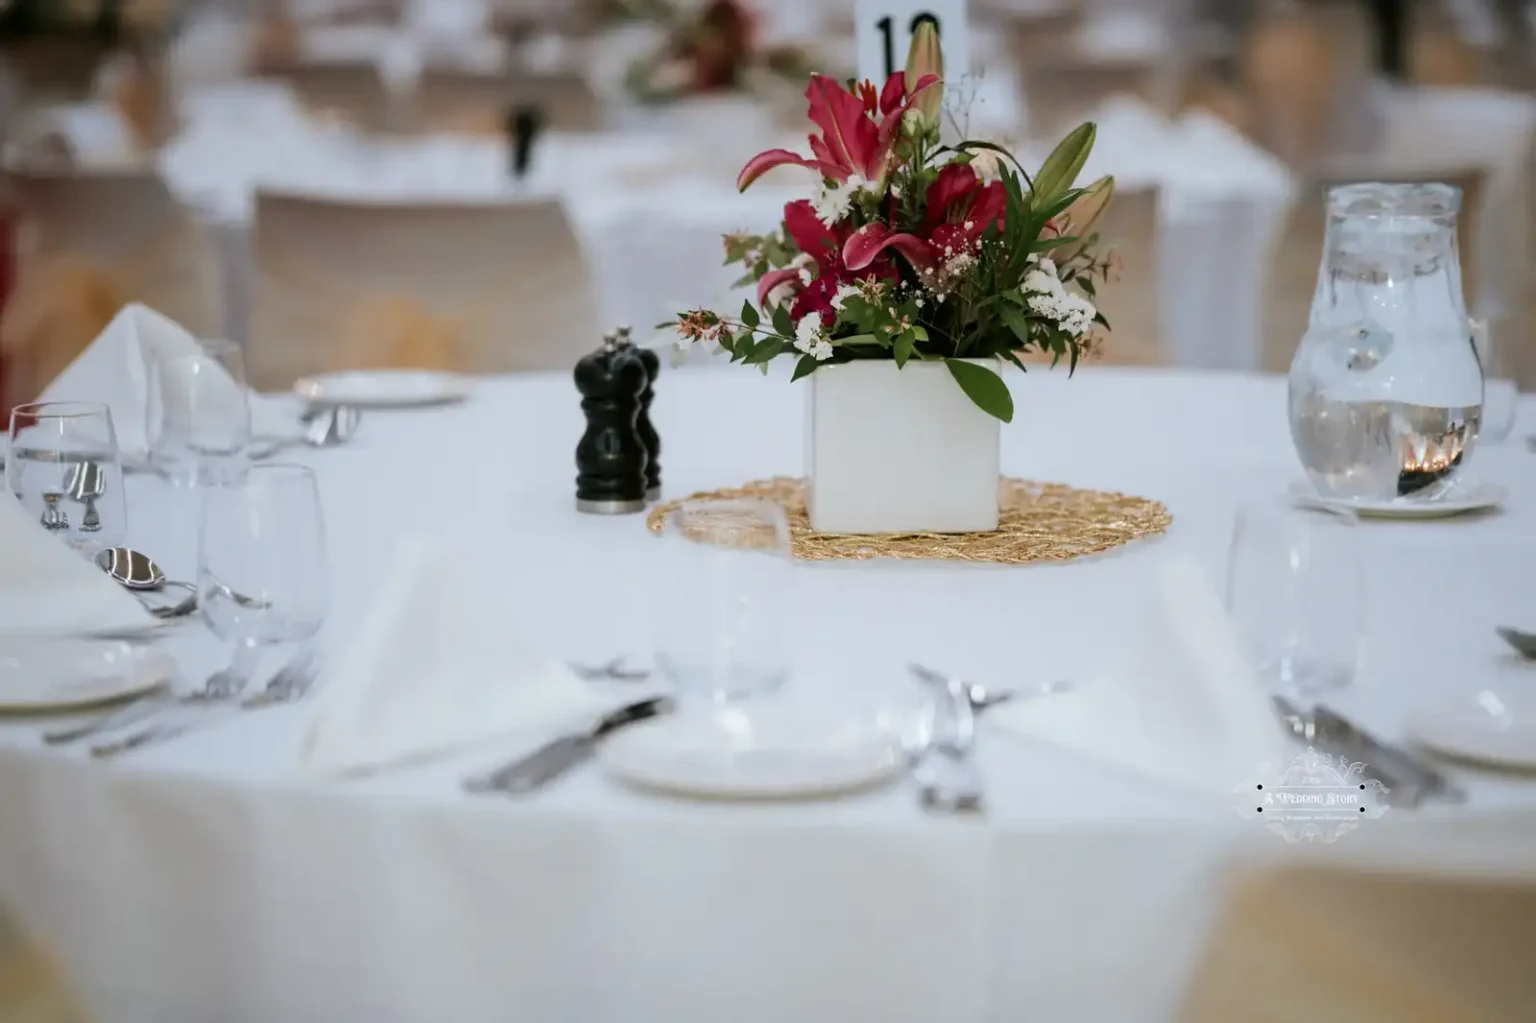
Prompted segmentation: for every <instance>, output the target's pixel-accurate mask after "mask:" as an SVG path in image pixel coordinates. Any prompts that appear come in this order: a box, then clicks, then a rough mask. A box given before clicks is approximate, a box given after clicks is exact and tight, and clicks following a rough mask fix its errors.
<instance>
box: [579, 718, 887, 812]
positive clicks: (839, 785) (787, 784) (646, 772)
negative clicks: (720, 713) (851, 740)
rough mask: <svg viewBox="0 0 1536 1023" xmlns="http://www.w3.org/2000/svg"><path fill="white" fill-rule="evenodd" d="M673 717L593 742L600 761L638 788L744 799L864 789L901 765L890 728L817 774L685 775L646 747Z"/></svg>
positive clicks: (831, 794)
mask: <svg viewBox="0 0 1536 1023" xmlns="http://www.w3.org/2000/svg"><path fill="white" fill-rule="evenodd" d="M676 720H677V719H675V718H662V719H660V720H657V721H651V722H646V723H644V724H639V725H633V726H631V727H629V728H626V729H623V730H622V731H620V732H618V733H617V734H615V735H613V736H610V737H609V738H608V739H606V740H605V741H604V742H603V744H602V745H601V746H599V748H598V760H599V762H600V763H601V764H602V765H603V767H604V768H605V769H606V770H607V771H608V772H609V773H610V774H611V775H612V776H613V777H615V778H617V779H618V780H620V781H622V782H625V783H627V784H630V785H634V786H636V787H639V788H642V789H647V790H651V791H655V792H662V793H667V794H670V795H677V796H686V797H690V798H694V799H708V800H738V801H748V802H750V801H789V800H815V799H831V798H835V797H837V796H842V795H847V794H850V793H854V792H863V791H866V790H869V789H873V788H875V787H877V786H879V785H881V784H883V783H884V782H886V781H889V780H890V779H891V778H892V777H893V776H894V775H896V774H897V773H898V772H900V771H901V770H902V769H903V768H904V767H905V766H906V754H905V751H904V748H903V746H902V743H901V740H900V737H899V736H897V735H895V734H889V735H888V736H885V737H884V738H885V739H886V740H887V741H886V742H884V743H878V744H877V743H875V742H871V743H870V744H869V753H870V754H871V755H870V756H869V757H868V758H862V757H861V758H858V759H855V758H854V757H853V756H852V755H848V756H847V757H846V760H845V762H844V763H841V764H839V765H838V769H837V770H835V771H833V770H829V771H826V772H824V773H823V774H821V775H820V776H815V775H812V774H810V773H809V772H807V773H806V774H805V775H804V776H802V777H799V778H796V779H793V780H790V779H780V780H773V779H761V780H753V779H743V778H741V777H740V776H738V777H736V778H734V779H728V778H724V779H723V778H715V777H703V776H694V777H690V776H688V772H687V769H686V768H683V767H680V766H679V765H680V764H682V763H685V762H686V761H682V760H679V761H673V762H670V763H669V762H667V761H666V760H661V761H658V760H655V759H653V758H652V757H651V756H650V754H649V752H648V751H647V744H648V742H649V741H650V733H654V732H657V731H664V730H666V729H668V728H669V727H670V726H673V725H674V724H675V722H676ZM870 729H871V733H872V736H871V737H872V738H874V737H875V736H876V735H879V730H878V729H877V728H876V726H875V725H874V724H873V723H871V725H870ZM877 745H878V746H880V747H881V749H880V756H879V757H876V756H875V755H874V751H875V749H876V747H877Z"/></svg>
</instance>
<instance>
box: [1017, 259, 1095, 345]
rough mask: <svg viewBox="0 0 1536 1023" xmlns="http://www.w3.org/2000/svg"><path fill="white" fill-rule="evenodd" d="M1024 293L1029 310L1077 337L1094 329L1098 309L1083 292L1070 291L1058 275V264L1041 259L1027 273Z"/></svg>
mask: <svg viewBox="0 0 1536 1023" xmlns="http://www.w3.org/2000/svg"><path fill="white" fill-rule="evenodd" d="M1023 291H1024V295H1025V297H1026V299H1027V304H1028V306H1029V308H1030V311H1031V312H1033V313H1035V314H1036V315H1037V316H1043V317H1044V318H1045V319H1047V320H1050V321H1052V322H1053V323H1055V324H1056V325H1057V326H1059V327H1060V328H1061V329H1062V330H1064V331H1066V332H1067V333H1068V334H1071V335H1072V336H1074V337H1081V336H1082V335H1084V334H1087V333H1088V332H1089V331H1091V330H1092V329H1093V318H1094V316H1096V315H1097V314H1098V310H1096V309H1095V308H1094V307H1093V303H1092V302H1090V301H1088V300H1087V299H1086V298H1084V297H1083V296H1081V295H1078V294H1074V293H1072V292H1069V291H1068V290H1067V289H1066V286H1065V285H1063V284H1062V283H1061V278H1060V277H1058V276H1056V264H1055V263H1053V262H1051V261H1050V260H1049V259H1041V260H1040V261H1039V262H1038V263H1037V264H1035V269H1033V270H1031V271H1030V272H1029V273H1027V274H1025V275H1024V286H1023Z"/></svg>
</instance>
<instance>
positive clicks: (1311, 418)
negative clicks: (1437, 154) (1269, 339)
mask: <svg viewBox="0 0 1536 1023" xmlns="http://www.w3.org/2000/svg"><path fill="white" fill-rule="evenodd" d="M1460 206H1461V192H1460V190H1459V189H1456V188H1453V187H1451V186H1449V185H1439V184H1413V185H1386V184H1356V185H1345V186H1342V187H1338V188H1334V189H1331V190H1330V191H1329V193H1328V232H1327V237H1326V241H1325V242H1324V247H1323V261H1322V267H1321V269H1320V270H1319V272H1318V281H1317V291H1316V293H1315V294H1314V295H1313V298H1312V317H1311V322H1310V324H1309V326H1308V328H1307V333H1306V336H1305V337H1303V338H1302V341H1301V347H1300V348H1298V349H1297V351H1296V358H1295V360H1294V361H1293V362H1292V363H1291V378H1290V419H1291V438H1292V440H1293V441H1294V442H1295V444H1296V451H1297V453H1298V454H1299V455H1300V456H1301V463H1302V465H1303V466H1304V467H1305V469H1306V471H1307V475H1308V476H1309V477H1310V478H1311V480H1312V483H1313V485H1314V486H1315V487H1317V489H1318V491H1319V492H1320V493H1321V494H1323V495H1325V496H1328V497H1333V498H1342V499H1346V500H1354V501H1386V500H1394V499H1397V498H1403V499H1408V500H1434V499H1435V498H1438V497H1441V496H1443V495H1444V494H1445V493H1446V492H1447V491H1449V490H1450V488H1452V487H1453V486H1455V485H1456V482H1457V480H1458V479H1460V478H1461V477H1462V475H1463V474H1464V473H1465V471H1466V466H1467V462H1468V459H1469V458H1470V456H1471V454H1472V448H1473V445H1474V443H1475V442H1476V439H1477V432H1478V426H1479V421H1480V418H1481V416H1482V407H1483V371H1482V367H1481V366H1480V364H1479V362H1478V357H1477V350H1476V347H1475V346H1474V344H1473V341H1472V332H1471V328H1470V326H1469V324H1468V321H1467V311H1466V306H1465V304H1464V302H1463V299H1462V292H1461V260H1460V257H1459V256H1458V254H1457V251H1456V216H1457V213H1458V212H1459V210H1460Z"/></svg>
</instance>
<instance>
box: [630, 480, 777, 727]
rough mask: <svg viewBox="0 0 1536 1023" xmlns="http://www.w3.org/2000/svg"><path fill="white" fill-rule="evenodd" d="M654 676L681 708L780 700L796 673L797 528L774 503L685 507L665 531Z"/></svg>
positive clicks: (673, 515) (732, 502)
mask: <svg viewBox="0 0 1536 1023" xmlns="http://www.w3.org/2000/svg"><path fill="white" fill-rule="evenodd" d="M661 543H662V545H663V546H662V552H661V556H662V563H661V566H660V571H661V572H662V573H663V574H664V577H665V578H666V579H668V580H669V581H670V582H672V583H674V584H675V585H676V587H677V594H678V596H677V597H676V598H675V599H674V600H671V601H669V602H667V603H666V604H665V605H664V606H661V607H659V608H658V612H659V614H660V615H661V616H662V617H661V620H660V621H659V622H658V625H657V646H656V667H657V670H658V671H660V672H661V674H662V675H663V676H664V677H666V678H667V680H668V681H670V682H671V683H672V686H673V688H674V690H675V693H676V696H677V698H678V701H679V703H680V704H681V705H682V706H685V707H686V706H689V705H690V704H691V705H698V704H701V703H724V702H728V701H732V700H738V699H742V698H746V697H751V696H760V695H764V694H767V693H771V692H774V691H775V690H777V689H778V688H779V687H780V686H782V685H783V683H784V681H785V679H787V678H788V677H789V674H790V672H791V670H792V667H793V658H792V656H791V654H790V650H789V647H790V643H789V640H790V635H789V633H790V630H791V628H792V618H791V614H790V609H791V607H792V606H793V605H792V603H791V602H790V600H789V596H788V589H789V567H790V559H789V523H788V520H787V519H786V518H785V515H784V510H783V509H782V508H780V507H779V506H778V505H776V504H774V503H773V502H771V501H761V500H698V501H685V502H684V503H683V504H682V505H681V506H680V507H678V508H677V509H676V510H675V511H673V512H672V513H671V514H669V515H667V516H666V519H665V521H664V523H663V527H662V540H661Z"/></svg>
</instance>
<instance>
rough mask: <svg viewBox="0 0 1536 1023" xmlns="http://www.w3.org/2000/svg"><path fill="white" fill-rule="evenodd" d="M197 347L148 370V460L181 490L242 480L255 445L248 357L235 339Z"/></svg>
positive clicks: (154, 363) (155, 363) (156, 362)
mask: <svg viewBox="0 0 1536 1023" xmlns="http://www.w3.org/2000/svg"><path fill="white" fill-rule="evenodd" d="M198 349H199V350H198V351H197V352H196V353H193V354H188V355H176V356H170V357H167V358H155V359H150V360H148V365H147V367H146V368H147V370H148V373H147V375H148V389H147V390H148V401H147V403H146V405H145V420H144V435H145V437H147V438H148V440H149V461H150V464H151V465H152V466H153V467H154V468H155V470H156V471H157V472H159V473H160V475H161V476H163V477H165V478H166V479H168V480H170V481H171V482H172V483H175V484H177V485H180V486H190V485H196V484H200V483H205V484H207V483H220V482H223V481H225V480H229V479H233V478H236V477H238V476H239V475H240V473H241V472H242V471H244V469H245V464H246V462H245V451H246V448H247V446H248V445H249V444H250V442H251V403H250V392H249V391H248V390H247V388H246V386H245V356H244V353H243V352H242V351H241V350H240V346H239V345H237V344H235V343H234V342H233V341H199V342H198Z"/></svg>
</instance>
